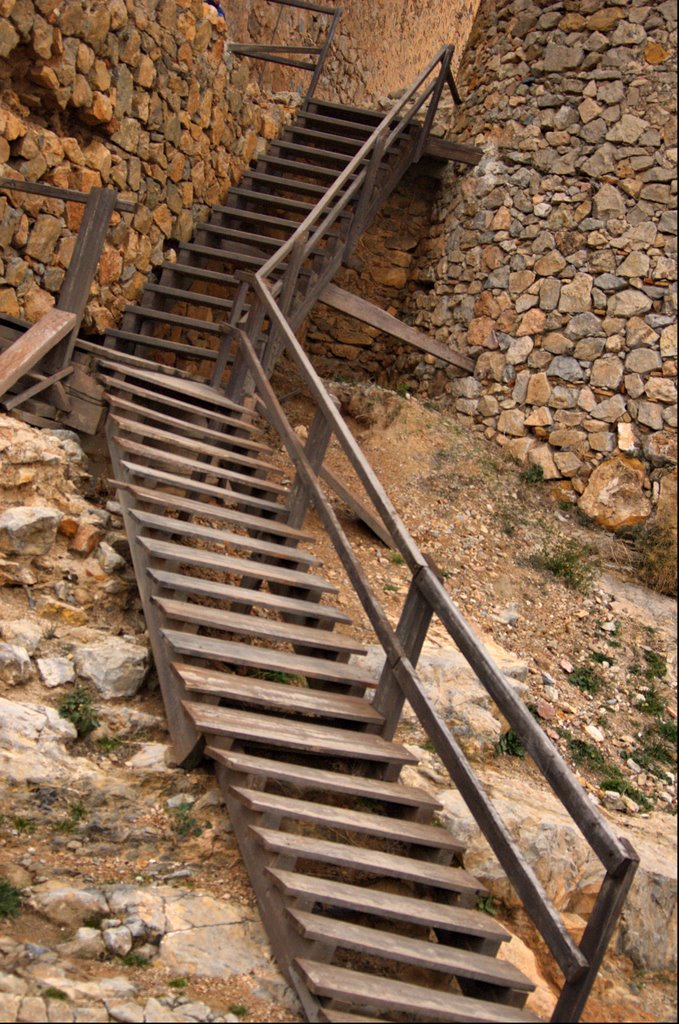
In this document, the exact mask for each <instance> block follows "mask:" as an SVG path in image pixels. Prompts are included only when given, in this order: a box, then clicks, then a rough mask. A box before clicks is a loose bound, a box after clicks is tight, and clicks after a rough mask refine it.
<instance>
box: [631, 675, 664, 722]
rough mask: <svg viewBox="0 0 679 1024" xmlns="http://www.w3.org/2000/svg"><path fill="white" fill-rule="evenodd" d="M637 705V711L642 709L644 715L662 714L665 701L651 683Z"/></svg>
mask: <svg viewBox="0 0 679 1024" xmlns="http://www.w3.org/2000/svg"><path fill="white" fill-rule="evenodd" d="M637 707H638V709H639V711H643V712H644V714H646V715H662V714H663V712H664V711H665V701H664V700H663V697H662V695H661V694H660V692H659V691H658V690H657V689H656V687H655V686H654V685H653V684H652V683H651V685H650V686H649V688H648V689H647V691H646V692H645V693H644V695H643V698H642V700H640V701H639V703H638V704H637Z"/></svg>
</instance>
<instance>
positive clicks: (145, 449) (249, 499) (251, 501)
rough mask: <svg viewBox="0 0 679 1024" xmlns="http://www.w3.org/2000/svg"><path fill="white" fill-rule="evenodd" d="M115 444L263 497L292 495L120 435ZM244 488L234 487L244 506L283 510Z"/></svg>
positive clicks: (286, 489) (272, 484)
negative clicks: (235, 485) (263, 495)
mask: <svg viewBox="0 0 679 1024" xmlns="http://www.w3.org/2000/svg"><path fill="white" fill-rule="evenodd" d="M113 440H114V441H115V443H116V444H117V445H118V447H119V448H121V449H122V451H124V452H129V453H130V455H136V456H137V457H139V458H144V459H148V460H149V461H150V462H168V463H169V464H170V465H171V466H175V467H177V468H178V469H183V470H185V471H187V472H189V473H200V474H202V475H203V476H213V477H217V478H218V479H220V480H226V481H228V482H229V483H230V484H232V485H233V484H239V485H240V488H243V487H246V488H248V489H252V490H253V491H260V492H261V493H263V494H269V495H280V496H286V495H288V494H289V493H290V492H289V490H288V488H287V487H283V486H281V485H280V484H275V483H272V482H270V481H268V480H263V479H260V478H259V477H256V476H247V475H246V474H245V473H237V472H236V471H235V470H231V469H225V468H224V467H223V466H215V465H213V463H211V462H201V461H200V460H199V459H189V458H187V457H186V456H185V455H178V454H177V453H176V452H173V451H168V450H167V449H166V448H153V447H152V446H151V445H147V444H138V443H137V442H136V441H130V439H129V438H127V437H120V435H118V434H116V435H115V436H114V437H113ZM240 488H239V489H238V490H236V488H235V487H234V488H233V493H234V494H236V495H237V496H238V497H239V499H240V501H242V503H243V504H244V505H253V506H255V505H257V504H258V502H259V507H260V508H269V509H271V510H273V511H276V510H278V509H279V507H280V506H278V505H277V504H276V503H275V502H272V501H266V500H265V503H264V504H263V505H262V504H261V502H262V500H263V499H259V498H258V497H254V496H253V495H251V494H249V493H246V492H245V491H243V490H241V489H240Z"/></svg>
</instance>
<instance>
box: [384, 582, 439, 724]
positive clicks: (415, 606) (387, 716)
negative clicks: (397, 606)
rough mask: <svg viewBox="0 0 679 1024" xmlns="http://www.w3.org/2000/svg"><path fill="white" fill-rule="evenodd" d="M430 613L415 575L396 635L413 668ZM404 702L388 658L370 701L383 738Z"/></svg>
mask: <svg viewBox="0 0 679 1024" xmlns="http://www.w3.org/2000/svg"><path fill="white" fill-rule="evenodd" d="M432 615H433V612H432V609H431V605H430V604H429V602H428V601H427V599H426V598H425V597H424V596H423V594H422V591H421V590H420V588H419V587H418V585H417V574H416V575H415V576H414V577H413V579H412V580H411V583H410V587H409V589H408V595H407V597H406V599H405V602H404V605H403V610H402V611H401V618H400V619H399V623H398V626H397V627H396V635H397V637H398V638H399V640H400V641H401V644H402V646H403V649H404V651H405V653H406V655H407V657H408V659H409V661H410V663H411V664H412V666H413V668H416V667H417V662H418V660H419V657H420V654H421V653H422V647H423V645H424V641H425V640H426V638H427V632H428V630H429V624H430V622H431V619H432ZM404 703H405V697H404V694H403V690H402V689H401V686H400V685H399V682H398V679H397V678H396V674H395V672H394V670H393V668H392V666H391V665H390V664H389V662H388V661H387V663H386V664H385V666H384V668H383V670H382V675H381V676H380V681H379V683H378V684H377V690H376V691H375V698H374V700H373V707H374V708H375V710H376V711H379V712H380V714H382V715H384V725H383V727H382V729H381V730H380V734H381V735H382V736H383V737H384V739H387V740H390V739H393V736H394V734H395V732H396V729H397V728H398V723H399V722H400V720H401V712H402V711H403V705H404Z"/></svg>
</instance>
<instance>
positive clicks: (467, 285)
mask: <svg viewBox="0 0 679 1024" xmlns="http://www.w3.org/2000/svg"><path fill="white" fill-rule="evenodd" d="M675 45H676V5H674V4H672V3H659V4H652V5H648V4H643V3H640V2H638V0H630V2H627V3H620V4H618V5H615V6H614V5H612V4H611V5H609V4H607V3H606V2H604V0H583V2H578V3H573V2H565V3H564V2H561V3H554V4H546V3H545V4H536V3H532V2H530V0H506V2H499V3H496V2H493V3H488V4H485V5H484V6H483V8H482V10H481V12H480V17H479V19H478V21H477V24H476V28H475V31H474V34H473V36H472V39H471V40H470V44H469V47H468V50H467V57H466V62H465V65H464V72H463V79H462V90H463V93H464V95H465V97H466V100H465V104H464V106H463V108H462V110H461V112H460V113H458V116H457V122H456V133H457V134H458V135H459V136H460V137H463V138H465V139H467V140H468V141H474V142H476V143H477V144H479V145H481V146H482V147H483V149H484V151H485V158H484V159H483V161H482V163H481V164H480V165H479V167H478V168H476V169H475V170H474V172H472V173H471V174H467V175H465V176H463V177H459V176H457V175H456V173H455V172H454V171H450V172H449V173H448V177H447V180H446V181H445V183H444V187H443V189H442V191H441V195H440V199H439V201H438V202H437V203H436V205H435V210H434V218H433V220H434V224H433V227H432V233H431V234H432V239H433V240H436V241H438V242H439V243H440V258H438V259H437V260H436V262H435V263H434V262H432V260H431V259H430V258H427V257H426V256H425V257H424V259H422V260H421V266H420V269H419V271H416V272H415V275H414V276H415V277H417V276H420V277H425V278H426V277H427V275H429V277H430V280H433V283H434V286H433V288H430V289H429V290H428V291H427V292H425V291H422V290H420V291H418V292H417V294H416V296H415V301H414V303H413V308H414V309H417V321H418V322H419V323H421V324H422V325H426V326H428V327H430V328H433V329H435V330H436V331H437V334H438V336H439V337H440V338H441V339H442V340H445V341H447V342H449V343H450V344H452V346H453V347H455V348H458V349H460V350H462V351H465V352H467V353H469V354H470V355H473V356H476V357H477V359H478V361H477V369H476V374H475V377H474V378H473V379H465V380H460V381H445V380H442V377H443V375H442V373H441V372H440V371H438V370H437V369H436V368H434V367H431V368H430V369H429V371H428V372H427V374H426V375H425V381H426V387H427V388H428V389H430V390H432V391H434V392H436V391H441V390H445V391H448V392H449V393H451V394H452V396H453V398H454V400H455V406H456V408H457V411H458V413H459V414H460V415H461V416H462V417H463V422H464V421H466V422H467V423H468V424H469V425H470V426H472V425H474V426H479V427H481V428H482V429H484V431H485V432H486V434H487V436H496V437H497V438H498V440H499V441H500V442H501V443H503V444H505V445H506V447H507V448H508V449H509V450H510V451H511V452H512V453H513V454H514V455H515V456H516V457H518V458H519V459H520V460H522V461H525V460H527V461H528V462H529V463H531V464H533V465H536V466H539V467H540V468H541V469H542V471H543V475H544V477H545V478H546V479H560V478H565V479H566V480H569V481H570V482H571V485H572V487H573V488H574V489H575V491H576V492H578V493H580V494H581V493H582V492H583V491H585V490H586V491H587V494H588V496H587V499H586V501H585V504H586V506H587V507H586V511H587V512H588V514H592V515H593V516H594V517H595V518H597V519H598V520H599V521H600V522H602V523H603V524H604V525H609V526H612V527H616V526H619V525H624V523H628V524H632V523H634V522H639V521H642V520H643V519H645V518H646V517H647V516H648V514H649V511H650V504H649V500H648V499H649V497H651V492H650V490H649V482H648V479H647V476H646V471H648V470H656V471H657V470H662V471H664V470H665V469H666V467H671V466H672V465H674V464H675V463H676V424H677V405H676V401H677V397H676V395H677V392H676V352H677V326H676V235H675V233H676V224H677V221H676V213H675V212H674V205H675V200H676V138H677V136H676V101H675V93H674V79H675V71H676V68H675V57H674V52H675ZM601 466H603V467H605V468H602V469H600V468H598V467H601ZM661 475H662V473H658V472H655V473H654V474H653V476H654V480H655V482H654V485H653V486H654V495H653V496H654V497H656V498H657V496H658V493H659V487H660V484H659V480H658V479H657V478H658V477H659V476H661ZM588 481H589V484H588ZM611 489H612V490H613V491H619V492H622V491H626V492H628V499H627V500H626V502H625V506H626V511H625V513H624V514H623V515H622V516H621V517H619V518H621V519H622V520H623V522H619V521H617V520H616V516H615V515H609V514H608V512H607V507H606V499H607V495H610V493H611ZM609 504H610V503H609Z"/></svg>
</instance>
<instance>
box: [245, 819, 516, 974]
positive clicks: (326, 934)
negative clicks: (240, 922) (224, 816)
mask: <svg viewBox="0 0 679 1024" xmlns="http://www.w3.org/2000/svg"><path fill="white" fill-rule="evenodd" d="M252 831H258V830H257V829H253V830H252ZM288 913H289V914H290V916H291V918H292V919H293V921H294V922H295V925H296V926H297V928H298V929H299V930H300V932H301V933H302V935H304V937H305V938H307V939H309V940H310V941H312V942H313V941H318V942H324V941H325V942H329V943H336V944H337V945H338V946H340V947H341V948H342V949H351V950H354V951H356V952H359V953H367V954H368V955H369V956H379V957H383V958H384V959H385V960H396V961H397V962H398V963H402V964H410V965H411V966H413V967H421V968H422V969H423V970H427V971H442V972H444V973H446V974H451V975H453V976H454V977H456V978H469V979H471V980H473V981H479V982H481V983H483V984H486V985H494V986H497V987H498V988H505V989H512V990H514V991H516V992H534V991H535V985H534V984H533V982H532V981H530V980H529V979H528V978H527V977H526V976H525V974H522V972H521V971H520V970H519V969H518V968H517V967H515V966H514V964H511V963H509V961H507V960H497V959H496V958H495V957H492V956H484V955H483V954H482V953H472V952H470V951H469V950H466V949H458V948H457V947H455V946H444V945H443V944H441V943H437V942H426V941H424V940H423V939H412V938H409V937H407V936H405V935H398V934H397V933H395V932H385V931H380V930H379V929H377V928H366V927H365V926H364V925H358V924H350V923H349V922H348V921H338V920H334V919H333V918H330V917H325V916H322V915H320V914H309V913H307V912H306V911H303V910H295V909H294V908H289V909H288Z"/></svg>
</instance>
